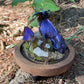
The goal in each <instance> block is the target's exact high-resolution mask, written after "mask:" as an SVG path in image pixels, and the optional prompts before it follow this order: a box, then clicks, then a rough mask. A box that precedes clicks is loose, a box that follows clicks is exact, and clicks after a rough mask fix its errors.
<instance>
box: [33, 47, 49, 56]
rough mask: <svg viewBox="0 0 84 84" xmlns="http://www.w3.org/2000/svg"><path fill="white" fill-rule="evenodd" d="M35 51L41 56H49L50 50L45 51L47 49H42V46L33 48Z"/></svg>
mask: <svg viewBox="0 0 84 84" xmlns="http://www.w3.org/2000/svg"><path fill="white" fill-rule="evenodd" d="M33 52H34V53H35V54H36V55H37V56H40V57H42V56H44V57H48V52H45V51H43V50H41V48H39V47H36V48H35V49H34V50H33Z"/></svg>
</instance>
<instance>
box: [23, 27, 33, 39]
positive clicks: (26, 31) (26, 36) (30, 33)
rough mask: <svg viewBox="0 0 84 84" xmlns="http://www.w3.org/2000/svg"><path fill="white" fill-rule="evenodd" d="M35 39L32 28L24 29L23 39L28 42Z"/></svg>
mask: <svg viewBox="0 0 84 84" xmlns="http://www.w3.org/2000/svg"><path fill="white" fill-rule="evenodd" d="M33 37H34V33H33V31H32V30H31V29H30V28H28V27H25V28H24V36H23V39H24V40H25V41H28V40H29V39H30V38H33Z"/></svg>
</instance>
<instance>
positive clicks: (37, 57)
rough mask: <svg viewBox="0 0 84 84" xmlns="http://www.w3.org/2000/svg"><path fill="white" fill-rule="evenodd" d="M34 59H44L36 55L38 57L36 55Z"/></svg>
mask: <svg viewBox="0 0 84 84" xmlns="http://www.w3.org/2000/svg"><path fill="white" fill-rule="evenodd" d="M34 60H42V58H41V57H39V56H36V57H34Z"/></svg>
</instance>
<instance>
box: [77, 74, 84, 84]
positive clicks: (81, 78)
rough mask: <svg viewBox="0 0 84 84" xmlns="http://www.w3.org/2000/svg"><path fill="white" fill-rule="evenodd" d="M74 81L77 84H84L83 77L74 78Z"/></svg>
mask: <svg viewBox="0 0 84 84" xmlns="http://www.w3.org/2000/svg"><path fill="white" fill-rule="evenodd" d="M76 81H77V82H78V84H84V75H80V76H78V77H76Z"/></svg>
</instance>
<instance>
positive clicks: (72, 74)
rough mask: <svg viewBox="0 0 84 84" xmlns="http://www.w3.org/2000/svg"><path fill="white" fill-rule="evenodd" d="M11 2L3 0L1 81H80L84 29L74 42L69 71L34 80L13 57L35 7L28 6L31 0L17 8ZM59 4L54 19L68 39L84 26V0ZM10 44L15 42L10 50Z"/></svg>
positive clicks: (8, 83)
mask: <svg viewBox="0 0 84 84" xmlns="http://www.w3.org/2000/svg"><path fill="white" fill-rule="evenodd" d="M11 2H12V0H4V1H3V0H1V1H0V30H1V31H0V84H64V83H67V84H78V82H77V80H76V77H79V76H82V75H84V29H83V30H81V31H80V32H79V33H78V34H77V35H76V37H75V38H74V39H73V40H72V41H71V45H73V47H74V48H75V52H76V56H75V60H74V63H73V65H72V67H71V68H70V70H69V71H67V72H66V73H63V74H61V75H60V76H54V77H50V78H49V77H46V78H43V77H42V78H41V80H39V81H34V80H33V79H32V76H31V75H30V74H29V73H26V72H24V71H22V70H21V69H20V67H19V66H18V65H17V64H16V62H15V60H14V58H13V57H14V48H13V47H14V46H15V44H17V43H18V42H19V40H21V36H23V34H22V32H23V29H24V26H25V25H27V18H28V17H29V16H30V15H31V14H32V13H33V11H34V9H33V8H32V7H31V6H28V4H29V2H25V3H20V4H18V5H17V6H14V7H12V6H11ZM59 6H60V7H61V9H62V11H61V12H60V11H58V12H56V13H55V14H53V16H54V17H52V19H51V21H52V23H53V24H54V25H55V27H56V28H57V30H58V31H59V32H60V34H62V35H63V37H64V38H65V39H66V40H69V39H70V37H71V36H72V35H73V34H74V33H75V32H76V31H77V30H79V28H81V27H82V26H83V25H84V0H80V3H78V4H74V3H67V4H65V2H62V3H60V4H59ZM71 7H75V8H71ZM62 13H63V15H62ZM60 15H62V16H61V17H60ZM56 16H57V17H58V18H57V17H56ZM65 17H66V18H65ZM36 30H38V28H37V27H35V28H33V31H36ZM11 44H14V45H13V47H9V48H8V49H7V46H10V45H11ZM17 74H18V75H17ZM25 74H26V75H25Z"/></svg>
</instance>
